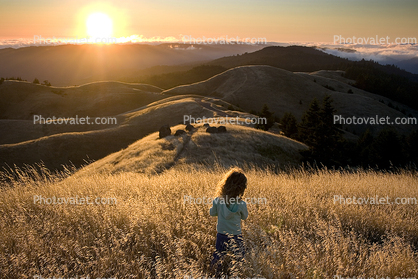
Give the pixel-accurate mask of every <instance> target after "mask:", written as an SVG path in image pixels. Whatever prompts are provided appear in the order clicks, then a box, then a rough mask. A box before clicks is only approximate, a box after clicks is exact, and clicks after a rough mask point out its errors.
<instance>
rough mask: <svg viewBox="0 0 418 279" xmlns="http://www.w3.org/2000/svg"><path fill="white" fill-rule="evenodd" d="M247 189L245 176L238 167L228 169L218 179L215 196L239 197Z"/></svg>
mask: <svg viewBox="0 0 418 279" xmlns="http://www.w3.org/2000/svg"><path fill="white" fill-rule="evenodd" d="M245 189H247V177H246V176H245V174H244V172H243V171H242V170H241V169H240V168H232V169H230V170H229V171H228V172H227V173H226V174H225V176H224V178H223V179H222V180H221V181H219V183H218V187H217V191H216V196H217V197H220V198H224V199H226V202H227V203H228V200H229V199H230V198H239V197H241V196H242V195H243V194H244V191H245Z"/></svg>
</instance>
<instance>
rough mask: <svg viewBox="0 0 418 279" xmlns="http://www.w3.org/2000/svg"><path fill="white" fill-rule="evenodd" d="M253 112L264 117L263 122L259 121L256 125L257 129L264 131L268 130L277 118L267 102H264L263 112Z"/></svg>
mask: <svg viewBox="0 0 418 279" xmlns="http://www.w3.org/2000/svg"><path fill="white" fill-rule="evenodd" d="M250 113H251V114H254V115H257V116H259V117H260V118H263V122H260V123H257V124H256V125H255V128H256V129H261V130H264V131H268V129H270V128H271V127H272V126H273V125H274V123H275V122H276V119H275V117H274V114H273V113H272V112H271V111H270V109H269V107H268V106H267V104H264V106H263V108H262V109H261V112H256V111H254V110H252V111H250Z"/></svg>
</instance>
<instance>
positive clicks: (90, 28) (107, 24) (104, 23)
mask: <svg viewBox="0 0 418 279" xmlns="http://www.w3.org/2000/svg"><path fill="white" fill-rule="evenodd" d="M86 26H87V34H88V35H89V36H90V37H93V38H109V37H110V36H111V35H112V31H113V30H112V29H113V23H112V19H111V18H110V17H109V16H108V15H107V14H104V13H93V14H91V15H89V17H88V18H87V22H86Z"/></svg>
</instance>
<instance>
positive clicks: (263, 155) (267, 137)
mask: <svg viewBox="0 0 418 279" xmlns="http://www.w3.org/2000/svg"><path fill="white" fill-rule="evenodd" d="M214 126H219V125H214ZM225 126H226V129H227V132H226V133H220V134H209V133H207V132H206V128H205V127H203V126H202V124H200V125H195V129H194V130H193V131H190V132H188V133H186V134H184V135H182V136H174V133H175V131H177V130H182V129H184V125H177V126H175V127H172V128H171V129H172V134H173V135H172V136H168V137H166V138H163V139H160V138H159V137H158V133H152V134H150V135H148V136H146V137H144V138H143V139H141V140H138V141H137V142H135V143H133V144H132V145H130V146H129V147H128V148H126V149H124V150H121V151H119V152H116V153H113V154H110V155H109V156H107V157H105V158H103V159H101V160H99V161H97V162H94V163H92V164H90V165H89V166H87V167H86V168H84V169H82V170H81V171H80V173H77V175H80V174H81V175H90V174H91V173H93V172H100V173H118V172H123V171H132V172H141V173H147V174H156V173H160V172H163V171H165V170H166V169H169V168H172V167H179V166H184V165H186V166H196V167H201V166H211V165H213V164H220V165H224V166H229V165H240V166H254V165H256V166H260V167H261V166H272V165H274V166H275V168H276V169H278V168H285V167H289V166H297V165H298V164H300V160H301V158H302V157H301V155H300V154H299V151H302V150H306V149H307V146H306V145H304V144H302V143H300V142H297V141H295V140H292V139H289V138H286V137H284V136H279V135H275V134H272V133H269V132H264V131H261V130H257V129H254V128H249V127H243V126H238V125H225Z"/></svg>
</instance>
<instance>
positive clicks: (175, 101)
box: [0, 96, 214, 170]
mask: <svg viewBox="0 0 418 279" xmlns="http://www.w3.org/2000/svg"><path fill="white" fill-rule="evenodd" d="M165 97H166V96H165ZM184 114H187V115H194V116H195V117H202V116H205V117H212V116H213V115H214V113H213V112H212V111H210V110H208V109H206V108H204V107H203V106H202V105H200V104H199V103H198V102H197V101H196V100H195V99H194V98H188V97H187V96H181V97H171V98H164V99H163V100H160V101H157V102H153V103H151V104H149V105H146V106H143V107H139V108H137V109H136V110H132V111H129V112H126V113H124V114H120V115H117V116H116V119H117V124H115V125H107V126H106V125H99V126H103V127H102V128H101V129H92V130H88V129H87V131H84V130H81V131H75V132H62V133H59V134H52V135H48V136H43V137H40V138H36V139H31V140H27V141H23V142H20V141H19V142H18V143H13V144H3V145H0V164H1V166H5V165H6V164H8V165H14V164H16V165H18V166H22V165H24V164H35V163H39V162H40V161H43V162H44V163H45V165H46V166H47V167H48V168H50V169H52V170H54V169H62V165H63V164H64V165H65V164H70V163H72V164H74V165H75V166H77V167H79V166H81V165H82V164H85V160H98V159H101V158H103V157H105V156H107V155H109V154H111V153H113V152H116V151H119V150H121V149H123V148H126V147H127V146H128V145H129V144H131V143H133V142H135V141H137V140H139V139H141V138H143V137H144V136H146V135H148V134H150V133H154V132H155V131H158V129H159V128H160V127H161V126H162V125H165V124H169V125H177V124H179V123H181V122H182V121H183V115H184ZM40 126H43V127H45V125H40ZM58 126H60V125H57V127H58ZM62 126H72V125H62ZM77 126H81V127H83V126H87V125H77ZM88 126H90V125H88ZM91 126H93V125H91ZM54 127H55V126H54ZM51 129H52V128H51ZM61 129H65V127H64V128H61ZM82 129H85V128H82Z"/></svg>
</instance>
